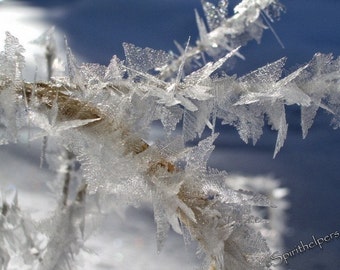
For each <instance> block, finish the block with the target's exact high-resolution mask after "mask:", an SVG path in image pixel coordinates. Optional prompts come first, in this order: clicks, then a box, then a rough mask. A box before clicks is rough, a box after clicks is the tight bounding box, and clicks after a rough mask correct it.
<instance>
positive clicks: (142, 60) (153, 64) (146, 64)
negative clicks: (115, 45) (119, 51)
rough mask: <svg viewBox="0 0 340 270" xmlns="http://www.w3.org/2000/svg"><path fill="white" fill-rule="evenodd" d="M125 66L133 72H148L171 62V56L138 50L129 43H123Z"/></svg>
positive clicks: (156, 51)
mask: <svg viewBox="0 0 340 270" xmlns="http://www.w3.org/2000/svg"><path fill="white" fill-rule="evenodd" d="M123 48H124V52H125V57H126V65H127V66H128V67H129V68H131V69H134V70H137V71H142V72H148V71H150V70H152V69H156V68H160V67H162V66H164V65H166V64H167V63H168V62H170V61H171V60H172V56H171V55H170V54H168V53H167V52H164V51H161V50H154V49H151V48H144V49H142V48H139V47H137V46H135V45H133V44H130V43H123Z"/></svg>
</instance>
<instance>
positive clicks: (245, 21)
mask: <svg viewBox="0 0 340 270" xmlns="http://www.w3.org/2000/svg"><path fill="white" fill-rule="evenodd" d="M202 5H203V10H204V13H205V20H206V22H207V25H206V24H205V22H204V20H203V19H202V18H201V17H200V16H199V14H198V12H196V21H197V25H198V30H199V40H197V42H196V44H195V45H191V44H190V42H189V41H188V43H187V44H186V45H185V46H184V47H182V46H180V45H179V44H177V45H178V48H179V52H180V54H179V55H178V56H176V55H174V54H172V53H167V52H164V51H159V50H154V49H151V48H144V49H143V48H139V47H137V46H135V45H133V44H128V43H125V44H123V47H124V50H125V56H126V58H125V60H120V59H118V57H116V56H113V58H112V60H111V62H110V64H109V66H108V67H105V66H101V65H98V64H82V65H79V64H78V63H77V61H76V59H75V57H74V56H73V54H72V52H71V50H70V49H69V48H68V49H67V56H66V57H67V69H68V73H67V74H65V76H64V77H55V76H54V74H53V69H52V68H51V67H52V65H53V61H55V60H56V59H57V57H56V55H55V45H54V40H53V32H52V31H48V32H46V33H45V34H44V35H43V36H42V37H41V38H40V39H38V41H37V42H38V43H40V44H41V45H43V46H45V48H46V59H47V63H48V64H47V66H48V74H49V75H48V77H49V78H48V80H47V81H46V82H27V81H24V80H23V78H22V70H23V68H24V65H25V59H24V57H23V56H22V53H23V51H24V49H23V47H22V46H21V45H20V44H19V41H18V39H17V38H15V37H13V36H12V35H11V34H10V33H7V34H6V40H5V48H4V51H3V52H1V53H0V127H1V130H0V136H1V137H0V143H1V144H8V143H17V142H20V141H22V140H24V139H27V138H24V139H23V135H22V131H23V130H25V129H26V128H27V127H29V129H30V132H29V134H28V135H27V136H28V139H29V140H34V139H36V138H41V137H43V138H44V146H43V154H42V163H43V162H45V161H46V162H48V164H49V165H50V167H51V168H54V169H55V170H56V171H57V172H58V177H57V179H56V180H55V182H54V184H55V187H54V192H56V190H57V193H58V194H59V195H58V203H57V206H56V209H55V211H54V212H53V213H52V214H51V216H50V217H48V218H46V219H44V220H38V221H37V220H33V219H32V218H31V217H30V216H28V215H26V214H25V213H22V212H21V210H20V208H19V206H18V203H17V194H16V193H15V194H14V195H13V194H9V195H8V196H7V195H6V193H3V194H2V197H1V201H0V203H1V206H0V207H1V208H0V210H1V211H0V212H1V213H0V232H1V233H0V269H18V268H20V269H74V268H73V267H75V266H74V265H73V264H74V262H73V255H76V254H77V253H78V252H79V250H80V249H82V248H83V247H84V241H85V240H86V239H87V238H88V236H89V235H90V234H91V232H92V231H93V230H94V229H95V227H96V226H98V224H97V223H98V220H100V219H101V217H102V216H103V215H104V214H105V213H107V212H109V211H111V210H112V209H114V208H115V207H116V206H117V205H120V206H122V207H124V206H126V205H134V206H138V205H139V204H140V203H141V202H144V201H150V202H152V204H153V208H154V216H155V222H156V224H157V248H158V250H159V251H160V250H161V248H162V247H163V245H164V241H165V240H166V237H167V233H168V231H169V229H170V226H171V227H172V228H173V229H174V230H175V231H176V232H178V233H181V234H182V233H183V234H189V235H190V237H191V239H193V240H195V241H197V242H198V245H199V249H200V251H201V252H202V253H204V254H205V266H206V267H207V268H209V269H221V270H222V269H228V270H240V269H267V268H270V267H271V264H270V256H271V251H270V249H269V246H271V247H272V246H273V245H274V246H275V243H276V244H277V243H278V242H277V239H276V240H275V237H274V236H271V233H272V231H275V230H276V228H275V224H277V223H275V222H276V221H277V219H279V218H280V217H278V215H276V214H275V209H271V208H272V207H273V206H274V204H280V203H281V204H282V202H284V200H283V197H284V196H285V194H286V190H284V189H280V188H279V186H278V184H277V183H271V184H270V185H268V184H266V185H267V187H269V188H267V189H266V190H264V189H261V188H259V186H261V185H262V187H263V186H264V185H263V184H262V183H260V182H259V184H251V183H249V182H247V181H246V182H242V181H243V180H244V179H243V180H242V179H238V178H236V179H234V181H231V180H230V177H229V176H228V175H227V174H226V173H225V172H221V171H218V170H216V169H212V168H208V166H207V161H208V158H209V156H210V154H211V152H212V151H213V150H214V141H215V139H216V137H217V136H218V134H217V133H216V132H215V124H216V120H217V119H221V120H222V123H223V124H228V125H232V126H234V127H235V128H236V129H237V131H238V132H239V135H240V137H241V138H242V140H244V141H245V142H248V140H252V142H253V143H254V144H255V143H256V141H257V140H258V139H259V138H260V136H261V134H262V128H263V126H264V124H265V119H266V120H267V122H268V124H269V125H270V126H271V127H272V129H273V130H276V131H278V135H277V142H276V146H275V150H274V157H275V155H277V153H278V152H279V150H280V148H281V147H282V146H283V144H284V141H285V138H286V135H287V129H288V124H287V122H286V116H285V108H286V106H287V105H292V104H297V105H299V106H301V125H302V132H303V137H305V136H306V135H307V133H308V129H309V128H310V127H311V125H312V123H313V118H314V116H315V115H316V112H317V110H318V108H319V107H321V108H322V109H325V110H327V111H328V112H330V113H331V114H333V116H334V118H333V120H332V124H333V125H334V127H335V128H338V127H339V125H340V121H339V120H340V106H339V103H340V94H339V89H340V88H339V87H340V83H339V82H340V80H339V78H340V68H339V66H340V59H339V58H338V59H333V57H332V55H323V54H320V53H317V54H315V56H314V57H313V59H312V60H311V61H310V62H309V63H307V64H306V65H304V66H302V67H300V68H299V69H297V70H296V71H294V72H292V73H291V74H289V75H288V76H285V77H282V69H283V67H284V64H285V60H286V59H285V58H282V59H280V60H278V61H276V62H274V63H271V64H268V65H266V66H264V67H261V68H259V69H257V70H255V71H253V72H251V73H249V74H247V75H245V76H242V77H239V78H237V77H235V76H228V75H227V74H225V73H223V72H221V70H222V69H223V65H224V64H225V63H227V62H228V61H229V59H230V58H232V57H240V58H244V57H243V56H242V55H241V54H240V52H239V48H240V47H241V46H244V45H246V43H247V42H248V41H249V40H252V39H255V40H256V41H258V42H259V41H260V39H261V36H262V32H263V30H265V29H267V28H271V26H270V23H269V22H270V21H273V20H274V19H275V17H278V16H279V15H280V12H281V11H282V9H283V6H282V5H281V4H280V3H279V2H278V1H276V0H252V1H250V0H243V1H242V2H241V3H240V4H238V5H237V6H236V7H235V8H234V14H233V15H229V14H228V11H227V10H228V1H227V0H220V1H219V3H218V5H216V6H215V5H214V4H212V3H210V2H207V1H206V0H203V1H202ZM271 29H272V28H271ZM273 33H274V34H275V32H274V31H273ZM206 59H211V62H207V61H206ZM154 121H160V122H161V123H162V125H163V127H164V130H165V134H166V135H165V136H164V138H163V139H162V140H160V141H158V142H157V143H154V144H151V143H148V139H147V138H148V133H149V131H150V126H151V124H152V123H153V122H154ZM179 126H181V128H180V129H179V128H178V127H179ZM206 128H208V129H210V130H211V135H210V136H208V137H206V138H201V136H202V134H203V131H204V130H205V129H206ZM178 130H180V133H178ZM197 138H199V139H200V140H199V142H198V144H197V145H196V146H192V147H188V146H187V142H189V141H192V140H193V139H197ZM52 139H53V140H55V141H56V143H57V145H58V148H59V149H60V155H59V156H58V155H49V156H45V153H44V152H45V150H44V149H46V144H47V143H48V140H52ZM79 164H80V168H79ZM254 181H255V180H254ZM71 183H73V184H72V185H73V186H74V185H76V186H77V188H76V189H75V191H73V194H72V189H71V188H70V187H71ZM245 189H252V191H246V190H245ZM59 191H60V192H59ZM275 191H276V192H275ZM261 193H262V194H265V195H261ZM280 200H282V201H281V202H280ZM110 203H111V204H112V205H110ZM258 207H261V208H268V209H270V210H268V211H270V212H271V213H274V214H271V215H269V220H264V219H262V217H261V213H260V212H259V211H257V210H256V209H258ZM278 211H279V210H278ZM277 230H281V231H283V230H282V229H280V226H279V224H277ZM272 235H273V234H272ZM265 238H266V239H267V240H266V239H265ZM275 241H276V242H275ZM274 242H275V243H274ZM273 243H274V244H273Z"/></svg>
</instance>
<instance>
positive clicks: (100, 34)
mask: <svg viewBox="0 0 340 270" xmlns="http://www.w3.org/2000/svg"><path fill="white" fill-rule="evenodd" d="M182 2H183V3H182ZM199 2H200V1H198V0H190V1H189V0H187V1H178V0H175V1H170V0H162V1H155V0H145V1H133V0H126V1H123V0H115V1H109V0H101V1H90V0H73V1H62V0H59V1H38V0H36V1H33V0H32V1H25V2H18V1H0V19H1V24H0V46H2V45H1V42H2V40H3V39H4V34H3V33H4V31H6V30H9V31H10V32H11V33H12V34H13V35H15V36H17V37H18V38H19V39H20V41H21V42H22V43H23V44H24V46H25V48H27V50H28V52H27V54H31V51H32V50H34V51H35V53H36V54H38V55H39V54H40V55H41V52H39V49H37V48H36V47H35V48H34V46H33V45H30V44H28V41H30V40H33V39H35V38H37V37H38V36H39V35H40V34H41V33H42V32H44V31H46V30H47V29H48V28H49V27H50V26H52V25H55V26H56V29H57V34H58V40H59V42H60V43H61V42H62V40H63V35H64V34H65V35H66V36H67V37H68V40H69V44H70V46H71V48H72V50H73V51H74V52H75V54H76V55H77V56H78V57H79V58H80V59H82V60H86V61H91V62H99V63H102V64H108V62H109V60H110V58H111V56H112V54H118V56H120V57H121V58H122V54H123V51H122V47H121V45H120V44H121V43H122V42H123V41H128V42H131V43H135V44H136V45H138V46H141V47H143V46H149V47H153V48H156V49H165V50H169V49H174V46H173V45H172V40H174V39H176V40H178V41H179V42H184V41H185V40H187V38H188V35H191V36H192V39H193V40H194V39H195V38H194V37H195V36H196V35H197V31H196V27H195V22H194V14H193V9H194V8H198V9H199V5H200V3H199ZM230 2H231V3H233V2H235V1H230ZM282 2H283V4H285V5H286V6H287V14H283V15H282V18H281V20H280V21H279V22H277V23H275V24H274V27H275V29H276V31H277V32H278V34H279V35H280V38H281V39H282V41H283V43H284V44H285V49H282V48H281V47H280V46H279V44H278V43H277V42H276V41H275V38H274V36H273V35H272V34H271V33H270V32H269V31H267V32H266V33H265V35H264V38H263V40H262V44H261V45H260V46H258V45H256V44H255V43H252V44H250V46H249V47H247V48H246V49H243V50H242V52H243V53H244V55H245V56H246V58H247V60H246V61H245V62H242V61H239V62H237V64H236V67H235V72H238V73H244V72H246V71H248V70H251V69H254V68H257V67H259V66H261V65H263V64H266V63H267V62H272V61H274V60H277V59H278V58H280V57H282V56H288V68H290V67H292V66H293V65H295V64H303V63H304V62H306V61H308V60H309V59H311V58H312V55H313V54H314V53H315V52H318V51H321V52H323V53H330V52H333V53H334V54H335V55H336V56H337V55H340V28H339V27H338V26H339V25H340V17H339V16H338V14H337V13H338V11H339V10H340V2H339V1H335V0H333V1H331V0H323V1H318V0H309V1H307V0H299V1H293V0H287V1H282ZM38 57H39V56H38ZM33 60H34V59H33V58H30V59H29V63H28V67H29V69H28V71H27V74H25V76H26V77H28V78H33V77H34V70H35V67H34V66H31V64H30V62H33ZM41 72H42V71H41ZM298 113H299V110H298V109H296V108H293V109H292V110H291V111H290V114H289V116H288V123H289V132H288V139H287V141H286V144H285V146H284V147H283V149H282V150H281V152H280V153H279V155H278V156H277V157H276V159H274V160H273V159H272V155H273V151H274V146H275V138H276V137H275V136H276V135H275V134H273V133H272V132H271V131H270V130H265V134H264V136H263V137H262V139H261V140H260V142H259V143H258V144H257V145H256V146H255V147H253V146H251V145H245V144H244V143H243V142H241V140H240V139H239V137H238V135H237V134H236V132H235V131H234V130H232V129H230V128H226V127H221V131H222V135H221V136H220V138H219V139H218V140H217V146H216V151H215V153H214V154H213V156H212V158H211V160H210V161H211V166H212V167H217V168H219V169H224V170H227V171H228V172H230V173H238V174H243V175H247V176H258V175H271V176H273V177H275V178H278V179H280V180H281V181H282V186H285V187H288V188H289V189H290V196H289V200H290V202H291V208H290V210H289V211H288V222H287V226H288V228H289V233H288V234H287V235H286V236H285V244H286V247H285V249H284V250H281V251H279V252H280V253H284V252H287V251H290V250H292V249H294V248H295V247H296V246H297V245H298V244H299V241H303V242H310V241H311V238H312V236H313V235H314V236H315V237H323V236H326V235H328V234H330V233H332V232H335V231H340V207H339V206H340V205H339V191H340V179H339V178H340V166H339V164H340V154H339V149H340V131H333V130H332V128H331V127H330V126H329V121H330V117H329V116H327V115H326V114H322V113H321V114H319V115H318V116H317V119H316V122H315V124H314V126H313V127H312V129H311V130H310V133H309V135H308V137H307V139H305V140H302V138H301V137H302V136H301V131H300V129H299V118H298ZM50 177H51V173H50V172H48V171H46V170H41V169H39V145H31V146H28V145H21V146H6V147H2V148H1V151H0V181H1V182H0V186H1V187H7V186H8V185H13V184H14V185H15V186H16V188H17V189H18V190H19V192H20V204H21V205H22V207H23V208H25V207H27V208H30V209H33V210H34V211H33V212H32V215H36V216H39V215H42V214H43V213H44V211H45V212H46V211H48V209H51V208H52V207H53V203H54V202H53V200H52V199H49V197H48V196H46V195H47V194H48V191H47V188H46V186H45V184H44V182H45V181H46V179H49V178H50ZM46 200H47V201H46ZM103 226H104V230H103V232H102V233H98V234H97V235H96V236H95V237H94V238H93V239H90V240H89V243H88V244H89V247H90V248H92V249H93V250H95V251H96V252H98V254H100V256H99V255H98V256H97V255H95V254H93V255H91V256H88V257H87V259H85V260H83V262H84V269H179V268H180V269H193V268H194V265H196V264H197V263H196V261H197V260H196V258H195V255H194V252H193V251H192V250H191V249H190V248H188V249H187V250H186V249H185V247H184V244H183V239H182V238H181V237H180V236H178V235H175V234H174V233H173V234H171V235H170V238H169V240H168V241H167V243H166V245H165V249H164V250H163V252H162V253H161V254H160V255H157V251H156V241H155V225H154V223H153V216H152V212H151V210H150V209H149V208H148V207H147V206H145V207H143V208H141V209H130V210H128V211H127V213H126V218H125V219H123V218H122V217H120V216H119V215H112V216H109V217H108V218H107V220H106V221H105V223H104V225H103ZM104 231H105V233H104ZM339 240H340V239H339ZM339 240H333V241H331V242H329V243H327V244H325V245H324V248H323V250H320V249H319V248H314V249H313V250H310V251H306V252H305V253H303V254H301V255H297V256H295V257H293V258H291V259H290V261H289V265H288V266H287V267H286V269H312V270H323V269H327V270H336V269H340V257H339V250H340V241H339Z"/></svg>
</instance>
